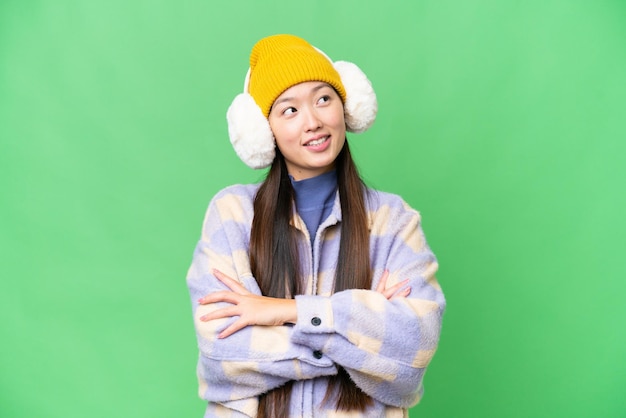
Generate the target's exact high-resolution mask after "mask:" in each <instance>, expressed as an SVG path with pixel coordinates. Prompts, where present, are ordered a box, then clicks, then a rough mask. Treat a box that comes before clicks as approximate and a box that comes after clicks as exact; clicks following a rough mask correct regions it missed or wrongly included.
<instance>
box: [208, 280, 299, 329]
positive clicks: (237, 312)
mask: <svg viewBox="0 0 626 418" xmlns="http://www.w3.org/2000/svg"><path fill="white" fill-rule="evenodd" d="M213 274H214V275H215V277H217V279H218V280H219V281H221V282H222V283H224V284H225V285H226V286H228V288H229V289H230V290H222V291H218V292H213V293H210V294H208V295H206V296H205V297H203V298H202V299H200V300H199V301H198V302H199V303H200V304H201V305H206V304H209V303H216V302H227V303H231V304H232V305H231V306H227V307H225V308H221V309H217V310H215V311H213V312H210V313H208V314H206V315H203V316H202V317H201V318H200V320H201V321H205V322H206V321H210V320H212V319H220V318H230V317H233V316H238V317H239V318H238V319H237V320H236V321H235V322H233V323H232V324H231V325H230V326H228V327H227V328H226V329H225V330H223V331H222V332H220V333H219V334H218V336H217V338H226V337H228V336H229V335H232V334H234V333H235V332H237V331H239V330H240V329H242V328H245V327H247V326H248V325H266V326H271V325H284V324H286V323H295V322H296V319H297V317H298V314H297V310H296V301H295V300H294V299H280V298H270V297H267V296H260V295H255V294H253V293H251V292H250V291H248V289H246V288H245V287H243V286H242V285H241V283H239V282H238V281H236V280H234V279H232V278H231V277H229V276H227V275H225V274H224V273H222V272H221V271H219V270H213Z"/></svg>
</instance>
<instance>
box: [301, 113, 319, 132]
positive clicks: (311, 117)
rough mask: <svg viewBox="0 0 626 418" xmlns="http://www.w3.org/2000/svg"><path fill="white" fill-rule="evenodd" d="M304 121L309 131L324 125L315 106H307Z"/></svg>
mask: <svg viewBox="0 0 626 418" xmlns="http://www.w3.org/2000/svg"><path fill="white" fill-rule="evenodd" d="M304 123H305V125H304V127H305V129H306V131H307V132H310V131H316V130H318V129H319V128H321V127H322V120H321V119H320V117H319V115H318V114H317V111H316V109H314V108H307V109H306V110H305V111H304Z"/></svg>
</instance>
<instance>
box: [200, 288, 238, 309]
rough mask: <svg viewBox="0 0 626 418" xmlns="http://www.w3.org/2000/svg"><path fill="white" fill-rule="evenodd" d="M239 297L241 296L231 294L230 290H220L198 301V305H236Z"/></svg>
mask: <svg viewBox="0 0 626 418" xmlns="http://www.w3.org/2000/svg"><path fill="white" fill-rule="evenodd" d="M240 296H241V295H239V294H238V293H235V292H231V291H230V290H220V291H219V292H213V293H209V294H208V295H206V296H204V297H203V298H201V299H200V300H198V303H200V304H201V305H206V304H209V303H216V302H228V303H233V304H238V303H239V301H240Z"/></svg>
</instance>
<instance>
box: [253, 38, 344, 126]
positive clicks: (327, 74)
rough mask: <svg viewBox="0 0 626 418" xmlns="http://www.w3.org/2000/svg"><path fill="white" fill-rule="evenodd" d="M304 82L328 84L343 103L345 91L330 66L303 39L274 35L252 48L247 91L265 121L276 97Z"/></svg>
mask: <svg viewBox="0 0 626 418" xmlns="http://www.w3.org/2000/svg"><path fill="white" fill-rule="evenodd" d="M305 81H323V82H325V83H328V84H330V85H331V86H333V87H334V89H335V90H336V91H337V93H338V94H339V96H340V97H341V100H342V101H343V102H344V103H345V101H346V91H345V88H344V86H343V83H342V82H341V77H340V76H339V73H338V72H337V70H336V69H335V68H334V67H333V63H332V62H331V61H330V60H329V59H328V58H327V57H326V56H325V55H324V54H322V53H321V52H320V51H319V50H317V49H315V48H314V47H313V46H312V45H310V44H309V43H308V42H307V41H305V40H304V39H302V38H298V37H297V36H293V35H274V36H269V37H267V38H263V39H261V40H260V41H259V42H257V43H256V45H254V47H253V48H252V53H251V54H250V80H249V86H248V89H249V93H250V95H251V96H252V97H253V98H254V100H255V102H256V103H257V105H258V106H259V107H260V108H261V111H262V112H263V115H265V117H268V115H269V113H270V109H271V108H272V104H273V103H274V101H275V100H276V98H277V97H278V96H280V95H281V94H282V93H283V92H284V91H285V90H287V89H288V88H290V87H292V86H295V85H296V84H298V83H303V82H305Z"/></svg>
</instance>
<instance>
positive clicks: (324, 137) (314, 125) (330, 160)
mask: <svg viewBox="0 0 626 418" xmlns="http://www.w3.org/2000/svg"><path fill="white" fill-rule="evenodd" d="M268 119H269V123H270V127H271V128H272V132H273V133H274V138H276V146H277V147H278V149H279V150H280V152H281V153H282V154H283V156H284V157H285V162H286V164H287V171H288V172H289V174H291V176H292V177H293V178H294V179H296V180H303V179H307V178H311V177H315V176H317V175H320V174H323V173H325V172H327V171H329V170H331V169H332V168H333V167H334V165H335V159H336V158H337V155H339V152H340V151H341V149H342V148H343V144H344V142H345V140H346V123H345V120H344V116H343V103H342V101H341V98H340V97H339V95H338V94H337V92H336V91H335V89H334V88H332V87H331V86H330V85H329V84H326V83H323V82H319V81H307V82H304V83H300V84H296V85H295V86H292V87H290V88H289V89H287V90H285V91H284V92H283V93H282V94H281V95H280V96H278V98H277V99H276V101H275V102H274V104H273V105H272V109H271V110H270V114H269V118H268Z"/></svg>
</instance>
